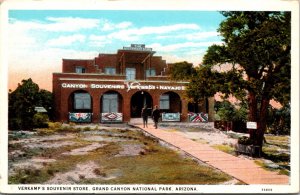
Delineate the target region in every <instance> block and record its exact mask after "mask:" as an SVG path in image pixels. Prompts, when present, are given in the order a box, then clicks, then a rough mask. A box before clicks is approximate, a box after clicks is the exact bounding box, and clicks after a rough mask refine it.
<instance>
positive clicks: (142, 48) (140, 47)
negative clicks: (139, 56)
mask: <svg viewBox="0 0 300 195" xmlns="http://www.w3.org/2000/svg"><path fill="white" fill-rule="evenodd" d="M123 50H132V51H152V48H146V47H145V44H131V46H130V47H123Z"/></svg>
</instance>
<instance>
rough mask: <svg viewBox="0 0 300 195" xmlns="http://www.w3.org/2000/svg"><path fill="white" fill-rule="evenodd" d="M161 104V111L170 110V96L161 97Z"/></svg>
mask: <svg viewBox="0 0 300 195" xmlns="http://www.w3.org/2000/svg"><path fill="white" fill-rule="evenodd" d="M159 103H160V105H159V107H160V109H170V96H169V94H164V95H161V96H160V100H159Z"/></svg>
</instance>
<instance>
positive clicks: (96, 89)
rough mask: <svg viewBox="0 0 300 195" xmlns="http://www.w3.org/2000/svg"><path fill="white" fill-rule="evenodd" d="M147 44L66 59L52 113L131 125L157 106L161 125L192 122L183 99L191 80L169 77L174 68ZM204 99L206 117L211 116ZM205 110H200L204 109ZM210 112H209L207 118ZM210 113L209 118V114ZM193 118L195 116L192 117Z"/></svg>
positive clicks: (57, 78) (56, 76)
mask: <svg viewBox="0 0 300 195" xmlns="http://www.w3.org/2000/svg"><path fill="white" fill-rule="evenodd" d="M154 54H155V52H154V51H152V49H151V48H147V47H145V45H143V44H131V46H130V47H123V49H119V50H118V51H117V53H116V54H99V55H98V56H97V57H95V58H94V59H89V60H83V59H63V63H62V73H53V94H54V114H55V119H56V120H57V121H62V122H70V121H72V122H94V123H99V122H101V123H105V122H109V123H112V122H128V121H130V119H131V118H137V117H141V110H142V108H143V107H144V106H147V108H148V111H149V114H150V113H151V111H152V109H153V107H154V106H155V105H158V106H159V108H160V109H161V111H162V120H163V121H189V120H191V115H189V109H190V111H191V109H192V106H191V105H190V104H188V102H187V101H186V100H185V98H184V90H185V87H186V85H187V84H188V83H187V82H174V81H170V80H169V78H168V72H169V69H170V67H171V66H172V64H167V63H166V61H165V60H163V59H162V57H161V56H154ZM209 102H213V100H209V101H205V102H204V104H203V105H202V110H204V111H203V113H204V114H203V115H197V116H195V115H194V116H193V117H196V118H198V119H199V118H200V119H199V120H200V121H201V120H207V118H208V114H209V113H210V112H213V110H212V109H210V106H208V104H209ZM200 107H201V106H200ZM207 113H208V114H207ZM209 115H210V114H209ZM193 117H192V118H193Z"/></svg>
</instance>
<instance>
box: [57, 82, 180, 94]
mask: <svg viewBox="0 0 300 195" xmlns="http://www.w3.org/2000/svg"><path fill="white" fill-rule="evenodd" d="M61 87H62V88H75V89H88V88H91V89H126V90H127V92H128V91H130V90H131V89H137V90H154V89H159V90H176V91H182V90H185V86H183V85H182V86H171V85H153V84H141V83H139V82H137V81H133V82H127V81H126V82H124V84H96V83H91V84H84V83H62V84H61Z"/></svg>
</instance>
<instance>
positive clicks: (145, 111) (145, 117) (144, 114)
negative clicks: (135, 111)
mask: <svg viewBox="0 0 300 195" xmlns="http://www.w3.org/2000/svg"><path fill="white" fill-rule="evenodd" d="M142 118H143V124H144V128H145V126H146V127H147V128H148V109H147V106H146V105H145V106H144V108H143V109H142Z"/></svg>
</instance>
